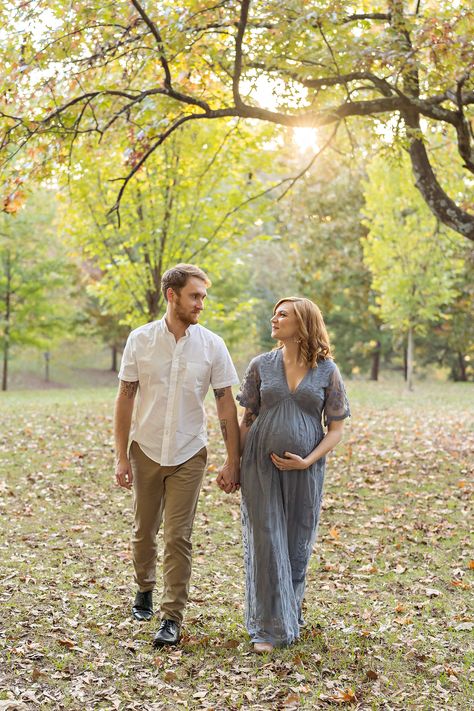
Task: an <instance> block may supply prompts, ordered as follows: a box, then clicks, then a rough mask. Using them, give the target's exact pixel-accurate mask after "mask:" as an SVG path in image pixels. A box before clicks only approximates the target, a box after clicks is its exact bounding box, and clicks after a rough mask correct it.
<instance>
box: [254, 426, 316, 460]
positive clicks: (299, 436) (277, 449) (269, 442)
mask: <svg viewBox="0 0 474 711" xmlns="http://www.w3.org/2000/svg"><path fill="white" fill-rule="evenodd" d="M321 439H322V432H321V430H320V428H318V427H317V426H315V423H314V422H312V421H307V420H305V419H303V418H299V419H298V420H295V419H294V418H292V419H287V420H285V419H279V418H278V420H277V419H276V418H275V420H273V421H272V419H271V418H269V419H268V420H267V422H266V423H265V428H262V432H261V440H260V446H261V447H263V448H264V450H265V454H268V455H270V454H271V453H272V452H274V453H275V454H278V456H283V455H284V453H285V452H291V453H292V454H298V455H299V456H300V457H306V456H307V455H308V454H309V453H310V452H312V451H313V449H314V448H315V447H316V446H317V444H318V442H319V441H320V440H321Z"/></svg>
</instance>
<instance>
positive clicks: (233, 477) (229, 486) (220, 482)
mask: <svg viewBox="0 0 474 711" xmlns="http://www.w3.org/2000/svg"><path fill="white" fill-rule="evenodd" d="M216 482H217V486H218V487H219V488H220V489H222V491H225V493H226V494H233V493H234V491H238V490H239V489H240V464H239V462H235V463H230V462H229V461H227V460H226V461H225V462H224V466H223V467H222V469H221V470H220V472H219V474H218V475H217V477H216Z"/></svg>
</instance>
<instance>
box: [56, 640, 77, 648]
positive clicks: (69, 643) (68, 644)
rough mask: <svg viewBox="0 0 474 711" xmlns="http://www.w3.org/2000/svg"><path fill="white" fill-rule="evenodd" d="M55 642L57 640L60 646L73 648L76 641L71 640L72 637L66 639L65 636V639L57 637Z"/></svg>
mask: <svg viewBox="0 0 474 711" xmlns="http://www.w3.org/2000/svg"><path fill="white" fill-rule="evenodd" d="M57 642H58V644H60V645H61V646H62V647H67V648H68V649H74V647H75V646H76V643H75V642H73V640H72V639H68V638H65V639H58V640H57Z"/></svg>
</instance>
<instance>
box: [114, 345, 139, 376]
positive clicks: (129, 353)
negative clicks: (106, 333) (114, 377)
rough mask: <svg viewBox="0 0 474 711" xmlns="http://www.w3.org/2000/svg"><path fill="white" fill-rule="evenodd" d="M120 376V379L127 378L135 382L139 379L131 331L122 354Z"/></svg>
mask: <svg viewBox="0 0 474 711" xmlns="http://www.w3.org/2000/svg"><path fill="white" fill-rule="evenodd" d="M118 377H119V380H126V381H127V382H130V383H135V382H136V381H137V380H138V368H137V359H136V356H135V347H134V338H133V333H131V334H130V335H129V337H128V338H127V343H126V345H125V348H124V351H123V354H122V362H121V364H120V371H119V374H118Z"/></svg>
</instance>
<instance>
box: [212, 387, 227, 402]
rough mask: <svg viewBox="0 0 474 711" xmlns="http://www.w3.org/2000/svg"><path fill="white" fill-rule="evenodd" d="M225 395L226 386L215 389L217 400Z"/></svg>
mask: <svg viewBox="0 0 474 711" xmlns="http://www.w3.org/2000/svg"><path fill="white" fill-rule="evenodd" d="M224 395H225V388H218V389H217V390H214V397H215V398H216V400H220V398H221V397H224Z"/></svg>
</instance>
